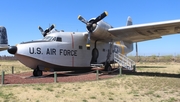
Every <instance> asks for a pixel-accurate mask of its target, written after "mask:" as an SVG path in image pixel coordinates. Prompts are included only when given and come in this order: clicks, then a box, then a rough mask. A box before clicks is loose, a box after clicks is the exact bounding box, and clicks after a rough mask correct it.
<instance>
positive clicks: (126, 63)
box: [114, 53, 135, 71]
mask: <svg viewBox="0 0 180 102" xmlns="http://www.w3.org/2000/svg"><path fill="white" fill-rule="evenodd" d="M114 61H115V62H117V63H118V65H119V66H121V67H123V68H125V69H126V70H130V71H135V62H134V61H133V60H131V59H130V58H128V57H127V56H125V55H123V54H121V53H114Z"/></svg>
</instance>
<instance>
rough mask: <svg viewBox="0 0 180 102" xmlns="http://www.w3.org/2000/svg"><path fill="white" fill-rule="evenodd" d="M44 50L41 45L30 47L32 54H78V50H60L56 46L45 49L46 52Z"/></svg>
mask: <svg viewBox="0 0 180 102" xmlns="http://www.w3.org/2000/svg"><path fill="white" fill-rule="evenodd" d="M43 52H44V51H43ZM43 52H42V50H41V48H40V47H37V48H34V47H29V53H30V54H46V55H64V56H77V50H68V49H59V51H57V50H56V49H55V48H47V49H46V50H45V53H43Z"/></svg>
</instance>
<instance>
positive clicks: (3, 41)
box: [0, 26, 8, 51]
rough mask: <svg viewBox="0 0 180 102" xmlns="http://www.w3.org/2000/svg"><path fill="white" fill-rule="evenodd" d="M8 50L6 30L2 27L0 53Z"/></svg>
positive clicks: (0, 31)
mask: <svg viewBox="0 0 180 102" xmlns="http://www.w3.org/2000/svg"><path fill="white" fill-rule="evenodd" d="M7 49H8V38H7V32H6V28H5V27H4V26H0V51H4V50H7Z"/></svg>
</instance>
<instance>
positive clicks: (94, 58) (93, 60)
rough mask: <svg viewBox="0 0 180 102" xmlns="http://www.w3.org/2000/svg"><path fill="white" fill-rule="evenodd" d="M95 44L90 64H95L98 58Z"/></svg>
mask: <svg viewBox="0 0 180 102" xmlns="http://www.w3.org/2000/svg"><path fill="white" fill-rule="evenodd" d="M96 42H97V41H95V45H94V48H93V50H92V58H91V64H97V59H98V57H99V51H98V49H97V48H96Z"/></svg>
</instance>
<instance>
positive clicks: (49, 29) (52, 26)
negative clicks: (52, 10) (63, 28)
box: [44, 24, 55, 35]
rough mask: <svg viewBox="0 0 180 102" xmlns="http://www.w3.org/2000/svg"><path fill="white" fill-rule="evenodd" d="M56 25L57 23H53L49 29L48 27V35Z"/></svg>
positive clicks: (46, 31)
mask: <svg viewBox="0 0 180 102" xmlns="http://www.w3.org/2000/svg"><path fill="white" fill-rule="evenodd" d="M54 27H55V25H54V24H53V25H51V26H50V27H49V28H48V29H46V30H45V31H44V32H45V33H46V35H47V33H49V32H50V31H51V30H52V29H53V28H54Z"/></svg>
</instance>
